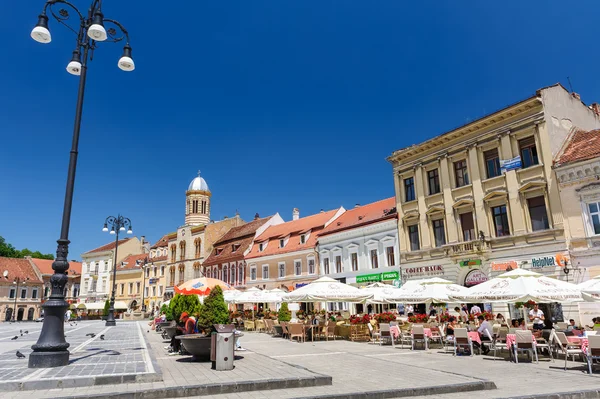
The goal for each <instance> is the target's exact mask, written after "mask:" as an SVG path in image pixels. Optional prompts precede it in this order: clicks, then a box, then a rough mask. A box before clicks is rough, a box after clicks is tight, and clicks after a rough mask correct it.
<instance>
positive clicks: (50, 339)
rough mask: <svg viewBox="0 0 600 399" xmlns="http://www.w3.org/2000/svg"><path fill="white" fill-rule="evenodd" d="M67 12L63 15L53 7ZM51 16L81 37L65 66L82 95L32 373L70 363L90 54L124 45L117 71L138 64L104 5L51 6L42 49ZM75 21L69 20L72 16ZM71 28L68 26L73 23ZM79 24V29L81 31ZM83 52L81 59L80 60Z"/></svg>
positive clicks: (51, 2)
mask: <svg viewBox="0 0 600 399" xmlns="http://www.w3.org/2000/svg"><path fill="white" fill-rule="evenodd" d="M59 6H65V8H60V9H59V10H54V8H53V7H59ZM48 13H49V14H50V15H52V17H53V18H54V19H55V20H56V21H58V22H59V23H60V24H62V25H64V26H66V27H67V28H69V29H70V30H71V31H72V32H73V33H75V35H76V36H77V42H76V45H75V50H74V51H73V57H72V59H71V62H69V64H68V65H67V72H69V73H70V74H72V75H76V76H79V91H78V94H77V105H76V107H75V122H74V127H73V141H72V146H71V155H70V160H69V170H68V173H67V187H66V192H65V203H64V208H63V216H62V227H61V232H60V239H59V240H58V241H57V242H58V248H57V250H56V259H55V261H54V262H53V263H52V269H54V274H53V275H52V277H51V278H50V285H51V286H52V291H51V294H50V298H49V300H48V301H46V302H45V303H44V305H43V308H44V322H43V325H42V331H41V333H40V337H39V339H38V341H37V343H36V344H35V345H33V346H32V349H33V353H31V355H30V356H29V367H30V368H40V367H60V366H66V365H67V364H68V363H69V351H68V348H69V344H68V343H67V342H66V341H65V334H64V321H63V320H64V315H65V312H66V310H67V308H68V307H69V305H68V303H67V302H66V301H65V297H64V292H63V291H64V287H65V284H66V283H67V280H68V279H67V271H68V270H69V262H68V260H67V256H68V254H69V242H70V241H69V227H70V222H71V206H72V203H73V189H74V185H75V170H76V168H77V154H78V146H79V131H80V128H81V113H82V111H83V95H84V92H85V80H86V75H87V62H88V54H89V52H90V51H91V52H92V53H93V51H94V50H95V49H96V46H97V44H98V42H103V41H107V42H113V43H117V42H120V41H122V40H123V39H125V40H126V42H125V46H124V48H123V55H122V57H121V58H120V59H119V62H118V67H119V68H120V69H122V70H124V71H133V70H134V69H135V64H134V62H133V59H132V58H131V47H130V46H129V34H128V32H127V30H126V29H125V28H124V27H123V25H121V24H120V23H119V22H117V21H115V20H112V19H106V18H104V15H103V14H102V0H92V3H91V5H90V7H89V9H88V12H87V15H84V14H82V13H81V12H80V11H79V10H78V9H77V8H76V7H75V6H74V5H73V4H71V3H69V2H68V1H66V0H47V1H46V4H45V5H44V8H43V10H42V13H41V14H40V15H39V17H38V23H37V25H36V26H35V28H33V30H32V31H31V37H32V38H33V40H35V41H37V42H39V43H50V41H51V40H52V36H51V35H50V30H49V29H48ZM70 13H71V14H72V13H74V14H73V15H74V18H72V19H71V16H72V15H71V14H70ZM73 20H74V23H73V25H75V27H73V26H71V25H70V24H69V22H71V21H73ZM77 23H78V25H77ZM105 23H109V24H112V25H114V26H116V27H117V28H118V29H119V30H120V31H121V34H117V30H116V29H115V28H112V27H111V28H109V29H108V30H106V29H105V27H104V24H105ZM82 50H83V57H81V54H82Z"/></svg>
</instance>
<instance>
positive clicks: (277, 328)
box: [273, 324, 283, 337]
mask: <svg viewBox="0 0 600 399" xmlns="http://www.w3.org/2000/svg"><path fill="white" fill-rule="evenodd" d="M273 330H275V335H274V336H275V337H281V336H282V335H283V327H281V326H280V325H277V324H275V325H274V326H273Z"/></svg>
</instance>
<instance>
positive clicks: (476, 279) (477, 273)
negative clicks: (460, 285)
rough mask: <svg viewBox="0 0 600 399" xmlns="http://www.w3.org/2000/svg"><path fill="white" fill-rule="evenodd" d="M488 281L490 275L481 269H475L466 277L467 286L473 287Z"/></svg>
mask: <svg viewBox="0 0 600 399" xmlns="http://www.w3.org/2000/svg"><path fill="white" fill-rule="evenodd" d="M486 281H488V276H486V275H485V273H484V272H482V271H481V270H479V269H474V270H471V271H470V272H469V274H467V277H465V286H466V287H472V286H474V285H477V284H481V283H485V282H486Z"/></svg>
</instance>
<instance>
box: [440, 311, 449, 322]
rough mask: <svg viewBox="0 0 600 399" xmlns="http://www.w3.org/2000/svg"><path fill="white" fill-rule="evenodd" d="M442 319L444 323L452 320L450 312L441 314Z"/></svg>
mask: <svg viewBox="0 0 600 399" xmlns="http://www.w3.org/2000/svg"><path fill="white" fill-rule="evenodd" d="M440 321H441V322H442V323H445V322H448V321H450V314H449V313H448V312H444V313H442V314H441V315H440Z"/></svg>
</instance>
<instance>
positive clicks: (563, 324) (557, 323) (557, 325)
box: [556, 321, 569, 330]
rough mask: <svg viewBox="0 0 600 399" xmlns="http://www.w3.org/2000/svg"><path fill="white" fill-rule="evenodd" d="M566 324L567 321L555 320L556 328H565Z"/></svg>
mask: <svg viewBox="0 0 600 399" xmlns="http://www.w3.org/2000/svg"><path fill="white" fill-rule="evenodd" d="M568 326H569V324H568V323H565V322H563V321H557V322H556V328H557V329H558V330H566V329H567V327H568Z"/></svg>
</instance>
